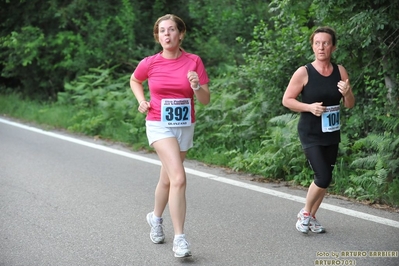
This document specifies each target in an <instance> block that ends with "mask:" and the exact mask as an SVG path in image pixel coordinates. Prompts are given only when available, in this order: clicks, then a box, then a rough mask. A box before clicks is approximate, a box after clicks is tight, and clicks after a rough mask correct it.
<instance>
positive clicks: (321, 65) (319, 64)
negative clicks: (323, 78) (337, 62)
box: [313, 60, 331, 69]
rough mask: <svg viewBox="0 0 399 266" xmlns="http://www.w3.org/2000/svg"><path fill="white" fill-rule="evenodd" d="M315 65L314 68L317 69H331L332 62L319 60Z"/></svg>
mask: <svg viewBox="0 0 399 266" xmlns="http://www.w3.org/2000/svg"><path fill="white" fill-rule="evenodd" d="M313 65H314V66H317V67H319V68H321V69H328V68H330V66H331V62H330V61H329V60H328V61H319V60H315V61H314V62H313Z"/></svg>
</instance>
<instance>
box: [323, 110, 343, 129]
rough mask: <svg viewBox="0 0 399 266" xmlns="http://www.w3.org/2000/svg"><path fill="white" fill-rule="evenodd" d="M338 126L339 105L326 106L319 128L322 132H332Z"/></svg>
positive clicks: (339, 126)
mask: <svg viewBox="0 0 399 266" xmlns="http://www.w3.org/2000/svg"><path fill="white" fill-rule="evenodd" d="M340 128H341V124H340V122H339V105H334V106H327V107H326V111H325V112H324V113H323V115H322V116H321V130H322V131H323V132H333V131H337V130H339V129H340Z"/></svg>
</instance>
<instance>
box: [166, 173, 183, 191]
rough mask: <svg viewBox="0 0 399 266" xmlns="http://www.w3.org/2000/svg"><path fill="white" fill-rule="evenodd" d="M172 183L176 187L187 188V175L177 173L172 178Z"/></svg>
mask: <svg viewBox="0 0 399 266" xmlns="http://www.w3.org/2000/svg"><path fill="white" fill-rule="evenodd" d="M170 185H171V186H173V187H174V188H185V187H186V175H184V174H183V175H177V176H175V177H174V178H172V179H171V180H170Z"/></svg>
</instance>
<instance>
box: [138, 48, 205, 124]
mask: <svg viewBox="0 0 399 266" xmlns="http://www.w3.org/2000/svg"><path fill="white" fill-rule="evenodd" d="M190 70H192V71H196V72H197V73H198V77H199V81H200V84H208V83H209V78H208V74H207V73H206V70H205V67H204V64H203V63H202V60H201V58H200V57H199V56H198V55H195V54H190V53H187V52H185V51H183V50H182V54H181V56H180V57H179V58H176V59H165V58H163V57H162V52H160V53H157V54H155V55H152V56H148V57H146V58H144V59H143V60H141V61H140V63H139V64H138V66H137V68H136V69H135V70H134V73H133V75H134V77H135V78H136V79H138V80H140V81H145V80H147V79H148V88H149V90H150V97H151V100H150V104H151V108H150V109H149V111H148V113H147V118H146V119H147V120H148V121H161V101H162V99H182V98H190V99H191V123H194V122H195V110H194V91H193V89H192V88H191V86H190V82H189V81H188V79H187V73H188V71H190Z"/></svg>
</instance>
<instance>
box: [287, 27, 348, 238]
mask: <svg viewBox="0 0 399 266" xmlns="http://www.w3.org/2000/svg"><path fill="white" fill-rule="evenodd" d="M336 42H337V40H336V35H335V32H334V30H333V29H331V28H329V27H320V28H318V29H316V30H315V31H314V32H313V34H312V35H311V37H310V43H311V46H312V49H313V52H314V56H315V60H314V61H313V62H312V63H310V64H307V65H306V66H301V67H299V68H298V69H297V70H296V71H295V73H294V74H293V75H292V77H291V80H290V82H289V84H288V86H287V89H286V91H285V93H284V96H283V101H282V102H283V105H284V106H285V107H287V108H289V109H291V110H292V111H295V112H299V113H300V119H299V123H298V134H299V139H300V141H301V144H302V148H303V149H304V153H305V155H306V158H307V160H308V162H309V164H310V167H311V168H312V170H313V171H314V181H313V182H312V184H311V185H310V187H309V189H308V194H307V196H306V203H305V206H304V207H303V208H302V209H301V210H300V211H299V213H298V215H297V218H298V220H297V222H296V229H297V230H298V231H299V232H302V233H305V234H306V233H308V232H309V230H310V231H312V232H314V233H324V232H325V228H324V227H323V226H322V225H321V224H320V223H319V222H318V221H317V219H316V212H317V210H318V209H319V206H320V204H321V202H322V201H323V198H324V195H325V192H326V189H327V187H328V186H329V185H330V182H331V180H332V171H333V169H334V165H335V162H336V159H337V154H338V145H339V142H340V140H341V137H340V127H341V124H340V119H339V114H340V108H341V103H342V105H343V106H344V107H346V108H352V107H353V106H354V104H355V98H354V96H353V93H352V89H351V87H350V83H349V77H348V73H347V72H346V69H345V68H344V67H343V66H341V65H337V64H334V63H332V62H331V55H332V53H333V52H334V51H335V49H336ZM299 95H301V99H302V100H301V101H299V100H298V99H297V98H298V96H299ZM341 100H342V101H341Z"/></svg>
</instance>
